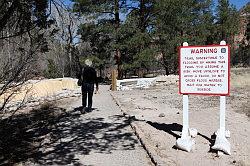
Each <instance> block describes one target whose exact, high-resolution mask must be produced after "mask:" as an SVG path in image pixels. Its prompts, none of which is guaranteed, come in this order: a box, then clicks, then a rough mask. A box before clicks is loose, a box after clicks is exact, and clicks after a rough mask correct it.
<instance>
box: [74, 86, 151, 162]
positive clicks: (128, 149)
mask: <svg viewBox="0 0 250 166" xmlns="http://www.w3.org/2000/svg"><path fill="white" fill-rule="evenodd" d="M79 106H81V98H79V99H78V100H76V101H75V102H73V103H72V104H71V108H77V107H79ZM79 112H80V111H77V109H75V111H74V112H73V114H79ZM77 123H81V127H78V128H77V130H81V131H80V132H81V136H80V138H81V139H82V140H81V144H79V143H78V145H79V146H82V147H79V150H81V153H75V154H74V159H76V160H77V162H76V163H77V164H76V163H75V164H76V165H88V166H90V165H91V166H92V165H93V166H152V165H153V164H152V162H151V160H150V158H149V157H148V155H147V153H146V151H145V150H144V149H143V147H142V146H141V144H140V142H139V140H138V138H137V137H136V136H135V134H134V132H133V130H132V128H131V127H130V125H129V120H128V119H126V118H125V117H124V116H123V115H122V113H121V111H120V108H119V107H118V106H117V105H116V103H115V102H114V101H113V99H112V97H111V95H110V92H109V86H104V85H101V86H100V90H99V93H98V94H94V96H93V110H92V111H91V112H88V113H84V114H81V115H80V116H79V118H77ZM73 135H74V134H73ZM75 136H76V137H79V136H78V135H75ZM77 139H79V138H77Z"/></svg>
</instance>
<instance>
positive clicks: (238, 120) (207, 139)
mask: <svg viewBox="0 0 250 166" xmlns="http://www.w3.org/2000/svg"><path fill="white" fill-rule="evenodd" d="M249 71H250V70H238V69H234V70H232V72H231V92H230V96H228V97H226V129H227V130H229V131H230V133H231V137H230V138H228V140H229V142H230V144H231V153H232V154H231V155H221V156H218V155H217V152H216V151H213V150H211V146H212V145H213V144H214V141H215V135H214V132H215V131H217V129H218V128H219V97H218V96H198V95H190V96H189V125H190V127H191V128H195V129H197V130H198V135H197V136H196V137H195V138H194V140H195V149H194V150H193V151H192V152H190V153H188V152H185V151H182V150H178V149H176V147H175V144H176V140H177V138H180V136H181V129H182V95H180V94H178V77H177V76H176V81H173V77H171V81H166V82H159V83H158V85H155V86H154V87H151V88H149V89H145V90H141V89H135V90H130V91H116V92H113V93H112V94H113V96H114V97H115V98H116V99H117V100H118V101H119V103H120V107H121V108H122V110H123V111H124V112H125V113H127V114H129V115H130V116H135V119H136V122H135V123H136V124H137V125H138V126H139V128H140V130H141V131H142V132H143V134H144V136H145V138H146V139H147V142H148V143H149V144H151V145H150V146H151V147H153V150H154V151H155V153H156V154H157V155H158V156H159V158H161V160H162V161H164V163H165V164H166V165H225V166H226V165H250V139H249V137H250V136H249V135H250V128H249V126H250V104H249V103H250V84H249V78H250V72H249Z"/></svg>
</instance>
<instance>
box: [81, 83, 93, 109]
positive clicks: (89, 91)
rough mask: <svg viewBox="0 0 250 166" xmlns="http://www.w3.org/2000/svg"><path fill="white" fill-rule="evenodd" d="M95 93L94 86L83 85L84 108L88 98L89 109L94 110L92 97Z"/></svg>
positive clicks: (89, 84)
mask: <svg viewBox="0 0 250 166" xmlns="http://www.w3.org/2000/svg"><path fill="white" fill-rule="evenodd" d="M93 93H94V84H91V83H83V85H82V106H83V107H86V105H87V97H88V108H89V109H91V108H92V97H93Z"/></svg>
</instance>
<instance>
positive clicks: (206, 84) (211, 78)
mask: <svg viewBox="0 0 250 166" xmlns="http://www.w3.org/2000/svg"><path fill="white" fill-rule="evenodd" d="M229 53H230V50H229V46H228V45H226V42H225V41H222V42H221V43H220V45H209V46H188V43H186V42H185V43H183V47H180V49H179V80H180V81H179V93H180V94H183V130H182V136H181V138H180V139H178V140H177V147H179V148H181V149H183V150H187V148H186V147H187V145H188V147H190V146H192V145H193V144H194V141H191V140H190V138H191V135H190V129H189V125H188V95H189V94H198V95H220V128H219V130H218V132H217V138H218V139H217V138H216V142H215V145H214V146H213V147H212V148H213V149H217V150H222V151H224V152H225V153H227V154H230V143H229V142H228V141H227V140H226V137H225V105H226V98H225V96H227V95H229V76H230V72H229V71H230V64H229V63H230V59H229V57H230V55H229ZM183 140H185V141H183ZM187 140H189V141H187ZM183 142H185V143H183ZM184 146H185V148H183V147H184ZM187 151H189V150H187Z"/></svg>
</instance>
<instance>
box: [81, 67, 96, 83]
mask: <svg viewBox="0 0 250 166" xmlns="http://www.w3.org/2000/svg"><path fill="white" fill-rule="evenodd" d="M82 83H89V84H96V86H97V87H98V79H97V75H96V71H95V69H94V68H93V67H85V68H84V70H83V73H82Z"/></svg>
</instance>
